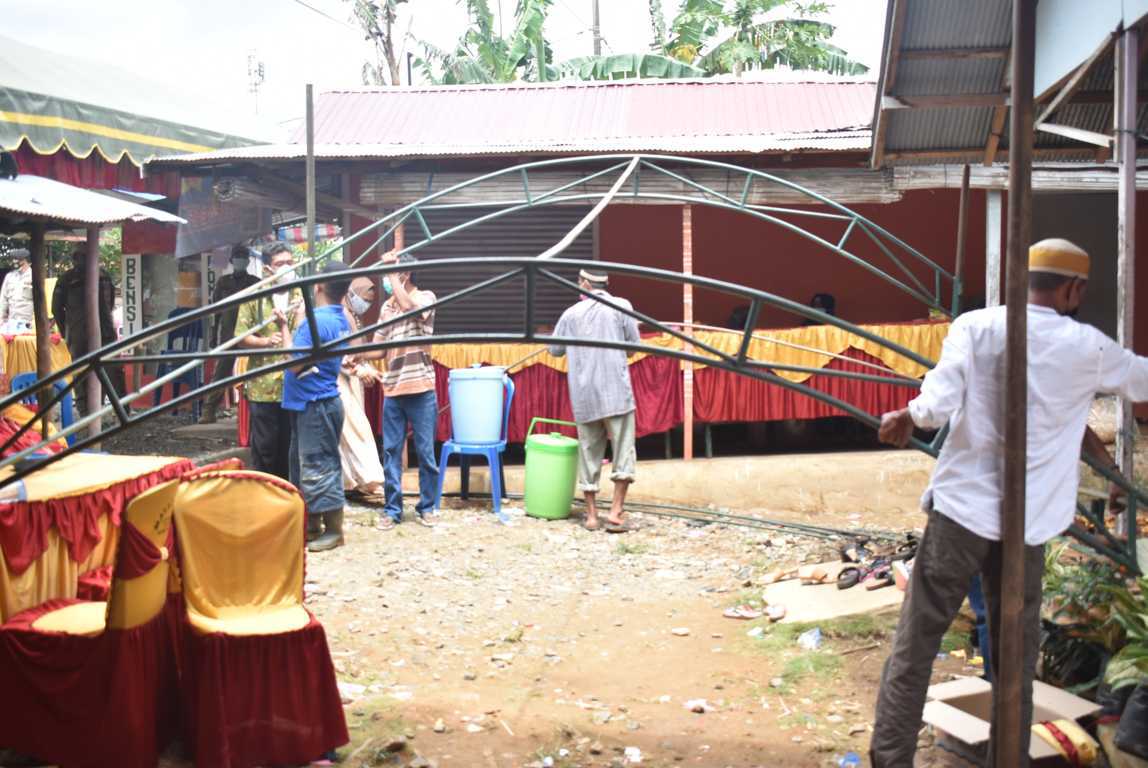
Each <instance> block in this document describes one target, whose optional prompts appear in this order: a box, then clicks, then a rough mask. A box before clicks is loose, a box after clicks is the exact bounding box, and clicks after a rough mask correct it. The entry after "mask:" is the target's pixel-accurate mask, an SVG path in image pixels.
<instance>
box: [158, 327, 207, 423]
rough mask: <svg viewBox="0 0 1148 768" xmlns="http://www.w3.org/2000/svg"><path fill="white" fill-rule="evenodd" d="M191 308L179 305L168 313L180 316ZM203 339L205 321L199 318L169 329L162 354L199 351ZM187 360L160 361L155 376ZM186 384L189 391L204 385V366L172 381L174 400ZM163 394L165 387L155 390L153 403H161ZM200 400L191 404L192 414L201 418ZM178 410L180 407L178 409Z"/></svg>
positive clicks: (164, 374)
mask: <svg viewBox="0 0 1148 768" xmlns="http://www.w3.org/2000/svg"><path fill="white" fill-rule="evenodd" d="M190 311H191V310H190V309H187V308H185V307H179V308H176V309H173V310H172V311H171V312H169V313H168V316H167V317H168V319H169V320H170V319H171V318H173V317H179V316H180V315H182V314H185V313H187V312H190ZM202 341H203V321H202V320H197V321H195V322H194V323H188V324H187V325H181V326H180V327H179V328H176V329H175V330H174V331H169V332H168V334H167V347H166V348H165V349H164V350H163V351H162V352H160V354H161V355H170V354H177V353H181V352H198V351H199V348H200V344H201V342H202ZM186 364H187V361H186V360H181V361H179V362H172V363H160V364H159V365H158V366H156V371H155V377H156V378H157V379H158V378H160V377H162V376H166V375H167V374H169V373H171V372H172V371H174V370H176V369H177V368H179V367H180V366H182V365H186ZM182 386H186V387H187V389H188V391H189V392H191V391H194V390H196V389H199V388H200V387H201V386H203V366H201V365H197V366H195V367H194V368H192V369H191V370H190V371H188V372H187V373H184V374H182V375H181V376H180V377H179V378H177V379H175V380H174V381H172V382H171V397H172V399H173V400H174V399H175V398H177V397H179V388H180V387H182ZM162 396H163V387H160V388H159V389H157V390H156V391H155V397H154V398H153V399H152V405H153V406H156V405H159V401H160V398H161V397H162ZM200 407H201V404H200V401H199V400H196V401H195V402H194V403H192V405H191V410H192V415H193V416H194V417H195V419H196V420H197V421H198V420H199V411H200ZM177 410H178V409H177Z"/></svg>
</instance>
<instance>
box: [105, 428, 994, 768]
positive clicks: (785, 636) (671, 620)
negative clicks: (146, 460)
mask: <svg viewBox="0 0 1148 768" xmlns="http://www.w3.org/2000/svg"><path fill="white" fill-rule="evenodd" d="M186 423H187V420H186V419H180V418H169V419H165V420H156V421H153V422H150V423H149V424H147V425H144V427H143V428H144V429H146V431H147V433H146V434H142V433H140V432H139V431H134V430H133V432H130V433H126V434H125V435H122V436H120V437H119V438H116V439H115V441H114V442H112V444H111V445H109V446H107V449H108V450H112V451H116V452H121V451H122V452H132V453H136V452H140V451H147V452H149V453H151V452H165V451H170V450H171V449H172V448H174V447H175V444H176V443H180V444H182V447H183V449H184V450H183V453H185V454H187V453H195V454H196V455H198V456H200V457H203V456H207V455H211V454H213V453H216V452H218V451H220V450H224V449H226V448H227V447H228V441H226V440H218V439H216V438H214V437H210V436H204V437H201V438H196V440H195V441H194V443H189V442H188V438H187V436H186V434H179V435H177V434H174V433H173V432H172V429H173V428H175V427H177V426H180V425H181V424H186ZM864 456H865V455H862V456H861V457H860V458H857V457H856V456H854V457H853V458H851V460H850V467H851V469H850V472H851V474H852V475H853V476H855V480H856V482H853V479H854V478H850V479H842V478H836V479H835V485H836V487H841V486H846V487H848V488H851V489H853V488H855V493H850V494H848V495H849V496H850V498H848V499H846V498H841V499H836V498H828V497H826V496H825V495H824V494H822V493H821V491H820V490H819V489H818V488H816V487H814V488H809V489H808V490H807V491H806V490H801V492H800V493H797V492H795V491H793V492H791V491H787V490H786V489H783V488H780V487H776V486H775V487H774V488H773V489H772V491H773V492H771V493H770V494H768V499H769V503H770V504H771V506H770V507H769V508H768V509H765V508H753V509H745V508H738V509H731V511H733V512H737V513H739V514H751V515H761V516H766V517H769V518H772V519H783V520H789V521H795V522H806V523H812V524H816V525H820V526H829V527H838V528H855V527H858V526H863V527H871V528H882V529H886V530H893V531H904V530H909V529H911V528H913V527H914V526H920V525H922V524H923V522H924V520H923V517H921V516H920V514H919V513H918V512H916V510H915V509H914V507H915V499H916V497H917V495H918V494H919V492H920V490H921V489H920V488H919V487H916V486H917V483H918V482H919V484H920V485H921V486H923V484H924V482H926V481H927V468H924V467H922V468H920V471H917V469H916V468H915V467H910V468H909V469H910V470H911V471H909V472H907V473H906V472H905V471H903V470H904V468H899V469H894V467H895V466H896V465H897V463H898V462H901V461H902V459H904V461H906V462H908V461H916V459H913V458H912V457H910V456H909V455H908V454H906V455H905V456H904V457H902V456H901V455H900V454H889V453H874V454H870V455H868V456H869V457H868V458H865V457H864ZM777 458H778V459H779V460H782V461H783V463H784V465H785V466H789V462H791V463H792V471H793V481H792V483H793V484H794V486H795V487H796V486H798V485H800V484H801V483H800V482H799V481H800V480H801V477H803V476H807V475H809V474H812V475H818V474H820V473H823V472H824V471H826V469H825V467H822V466H821V463H823V462H825V461H827V460H830V459H831V458H832V457H831V456H827V455H824V454H822V455H818V454H807V455H795V456H792V457H784V458H783V457H777ZM782 469H784V467H782ZM890 472H892V473H894V474H896V475H897V476H898V477H902V476H904V478H905V479H904V480H903V481H900V482H901V484H903V485H905V487H899V486H896V485H895V484H890V483H888V482H884V481H881V482H884V484H883V486H882V487H883V488H884V490H883V491H880V492H879V491H877V490H874V489H873V488H875V487H876V486H877V485H878V482H877V481H876V479H877V478H882V477H884V476H886V475H887V474H889V473H890ZM910 485H912V486H913V487H908V486H910ZM870 486H873V488H871V487H870ZM881 493H884V494H885V496H882V495H881ZM504 509H508V512H509V514H510V518H511V524H510V525H501V524H499V523H498V521H497V519H496V518H495V517H494V516H493V515H492V514H491V512H490V511H489V509H488V508H487V507H482V506H460V505H459V504H457V503H456V504H455V505H454V506H450V505H448V507H447V509H445V510H444V512H443V515H442V521H441V522H440V524H439V525H438V526H437V527H435V528H433V529H428V528H424V527H422V526H419V525H417V524H415V523H414V522H413V520H412V517H411V515H412V513H411V512H409V511H408V516H407V522H406V523H404V524H403V525H401V526H399V527H398V528H397V529H395V530H393V531H389V532H383V531H379V530H376V529H375V528H374V527H373V523H374V520H375V517H376V514H377V510H375V509H373V508H371V507H365V506H354V507H352V508H351V510H350V514H349V520H348V530H347V546H345V547H343V548H341V549H339V550H336V551H334V552H330V553H324V554H318V555H309V556H308V563H307V583H306V592H307V605H308V607H309V608H310V609H311V610H312V611H313V612H314V613H315V614H316V615H317V616H318V617H319V619H320V620H321V621H322V622H323V624H324V627H325V628H326V631H327V636H328V640H329V643H330V648H331V652H332V656H333V658H334V661H335V666H336V670H337V674H338V678H339V682H340V687H341V689H342V692H343V694H344V700H345V702H346V707H345V712H346V716H347V723H348V727H349V728H350V731H351V742H350V743H349V744H348V745H347V746H346V747H344V748H342V749H340V750H339V756H340V759H341V761H342V763H343V764H344V765H348V766H353V767H355V768H358V767H359V766H376V765H394V766H408V767H410V768H420V767H421V768H427V766H439V767H440V768H450V766H456V767H457V768H470V766H477V767H481V768H511V767H519V766H526V767H528V768H553V767H557V768H574V767H575V766H579V767H583V766H585V767H588V766H601V767H603V768H605V767H610V768H613V766H627V765H637V764H641V765H645V766H677V765H683V766H684V765H696V766H707V767H709V766H716V767H717V768H724V767H725V766H731V767H732V766H737V767H739V768H740V767H742V766H745V767H747V768H748V767H753V766H763V767H764V766H836V765H838V760H839V759H840V758H842V757H843V756H845V755H846V754H847V753H849V752H850V751H852V752H855V753H857V754H858V755H860V756H861V757H862V764H867V760H866V759H865V755H866V750H867V746H868V740H869V737H870V732H871V724H872V721H873V705H874V697H875V694H876V690H877V685H878V680H879V677H880V671H881V665H882V663H883V662H884V659H885V656H886V655H887V654H888V651H889V643H890V639H891V635H892V629H893V627H894V625H895V622H896V616H897V609H896V608H894V609H891V610H886V611H883V612H881V613H878V614H876V615H867V614H866V615H861V616H857V617H849V618H844V619H836V620H831V621H825V622H818V623H817V624H816V626H817V628H819V629H820V630H821V632H822V635H823V637H824V641H823V644H822V646H821V648H820V649H819V650H816V651H809V650H805V649H803V648H802V647H801V646H800V645H799V644H798V642H797V636H798V635H799V634H800V633H801V632H802V631H804V630H806V629H809V628H811V627H810V626H805V625H790V624H778V625H773V626H772V627H771V626H770V625H769V623H768V621H766V620H764V619H763V620H757V621H740V620H733V619H728V618H724V617H723V616H722V611H723V610H724V609H725V608H727V607H730V606H733V605H737V604H740V603H744V602H747V601H760V599H761V594H762V591H763V576H764V575H765V574H766V573H767V572H769V571H771V570H773V569H775V568H778V567H782V566H785V567H788V566H793V565H798V564H802V563H814V562H822V561H826V560H833V559H836V558H837V557H838V554H837V551H836V543H835V542H828V541H824V540H818V539H812V538H807V537H799V536H793V535H784V534H780V533H776V532H768V531H762V530H758V529H747V528H744V527H731V526H725V525H716V524H711V525H697V524H693V523H688V522H685V521H681V520H673V519H668V518H664V517H656V516H652V515H642V514H637V515H633V516H632V520H633V522H634V523H636V524H637V527H638V530H636V531H633V532H631V533H628V534H623V535H612V534H607V533H605V532H601V531H599V532H589V531H586V530H584V529H583V528H582V527H581V526H580V525H579V524H578V521H577V520H576V519H574V518H572V519H571V520H567V521H554V522H545V521H540V520H535V519H533V518H529V517H526V516H525V515H524V514H523V512H522V509H521V505H520V504H514V503H511V504H510V505H509V506H508V507H504ZM878 510H879V511H878ZM807 589H809V590H810V592H809V599H810V600H817V599H818V594H819V591H820V590H832V591H834V592H835V591H836V590H835V587H834V586H832V585H824V586H818V587H808V588H807ZM855 589H859V588H855ZM822 594H823V593H822ZM967 627H968V622H967V621H965V620H964V619H959V620H958V623H957V625H955V626H954V630H953V632H951V633H950V635H949V636H948V637H947V638H946V643H945V649H946V650H949V651H951V650H958V654H959V653H960V650H969V649H967V638H968V632H967ZM968 655H971V653H969V654H968ZM979 671H980V670H979V669H978V668H976V667H971V666H968V665H966V664H965V663H964V661H963V660H961V659H960V658H959V657H958V656H956V655H950V654H945V658H942V659H939V660H938V661H937V664H936V665H935V669H934V679H935V680H945V679H950V678H951V677H952V676H954V675H971V674H979ZM695 710H702V711H695ZM921 746H922V749H921V750H920V752H919V757H918V765H921V766H963V765H966V763H964V762H963V761H960V760H959V759H957V758H955V757H953V756H951V755H949V754H948V753H947V752H944V751H943V750H941V749H940V748H938V747H934V746H932V737H931V736H930V735H928V734H927V733H924V732H923V733H922V740H921ZM639 760H640V763H639V762H638V761H639ZM164 766H165V768H189V766H190V763H188V762H185V761H181V760H179V759H178V758H175V757H174V756H173V757H172V758H170V759H168V760H165V761H164Z"/></svg>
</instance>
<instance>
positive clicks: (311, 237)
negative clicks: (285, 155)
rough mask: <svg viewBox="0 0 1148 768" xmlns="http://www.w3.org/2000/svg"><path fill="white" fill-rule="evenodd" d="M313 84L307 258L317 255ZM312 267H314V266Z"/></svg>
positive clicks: (307, 168)
mask: <svg viewBox="0 0 1148 768" xmlns="http://www.w3.org/2000/svg"><path fill="white" fill-rule="evenodd" d="M311 92H312V86H311V84H310V83H307V118H306V119H307V125H306V128H307V159H306V161H305V166H304V168H305V173H306V176H307V180H306V184H307V190H306V195H307V258H308V259H312V258H314V257H315V103H314V101H313V100H312V98H311ZM311 269H314V267H313V266H312V267H311Z"/></svg>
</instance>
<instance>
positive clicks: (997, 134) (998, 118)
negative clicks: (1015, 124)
mask: <svg viewBox="0 0 1148 768" xmlns="http://www.w3.org/2000/svg"><path fill="white" fill-rule="evenodd" d="M1007 117H1008V107H997V108H996V109H994V110H993V121H992V125H990V126H989V139H988V141H987V142H985V153H984V160H983V163H984V164H985V165H992V164H993V163H994V162H996V159H997V150H998V149H1000V145H1001V134H1003V133H1004V124H1005V118H1007Z"/></svg>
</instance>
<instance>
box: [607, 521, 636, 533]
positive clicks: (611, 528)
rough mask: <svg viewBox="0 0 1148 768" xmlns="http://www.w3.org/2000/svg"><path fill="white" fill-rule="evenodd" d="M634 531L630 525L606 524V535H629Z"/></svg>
mask: <svg viewBox="0 0 1148 768" xmlns="http://www.w3.org/2000/svg"><path fill="white" fill-rule="evenodd" d="M632 530H634V529H633V528H631V527H630V525H629V524H628V523H606V533H629V532H630V531H632Z"/></svg>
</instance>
